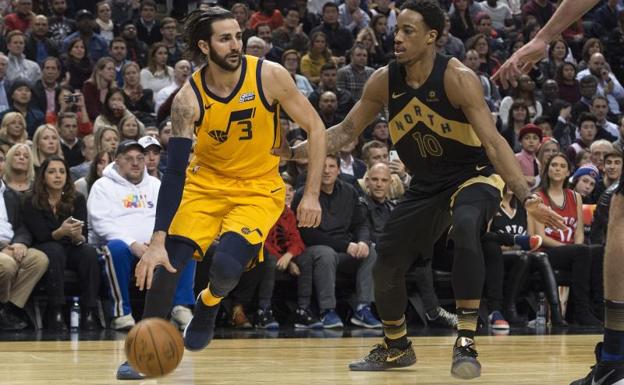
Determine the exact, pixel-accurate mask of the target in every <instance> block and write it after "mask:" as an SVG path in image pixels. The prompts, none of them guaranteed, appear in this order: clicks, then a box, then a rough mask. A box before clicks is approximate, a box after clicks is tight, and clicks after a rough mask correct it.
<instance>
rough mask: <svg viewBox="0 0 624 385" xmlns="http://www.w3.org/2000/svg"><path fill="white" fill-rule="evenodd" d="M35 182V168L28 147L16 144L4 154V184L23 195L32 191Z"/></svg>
mask: <svg viewBox="0 0 624 385" xmlns="http://www.w3.org/2000/svg"><path fill="white" fill-rule="evenodd" d="M34 180H35V166H34V164H33V156H32V152H31V151H30V146H29V145H28V144H25V143H18V144H16V145H14V146H13V147H11V148H10V149H9V151H7V154H6V162H5V167H4V183H5V184H6V185H7V187H8V188H10V189H11V190H13V191H15V192H17V193H19V194H24V193H26V192H29V191H31V190H32V184H33V182H34Z"/></svg>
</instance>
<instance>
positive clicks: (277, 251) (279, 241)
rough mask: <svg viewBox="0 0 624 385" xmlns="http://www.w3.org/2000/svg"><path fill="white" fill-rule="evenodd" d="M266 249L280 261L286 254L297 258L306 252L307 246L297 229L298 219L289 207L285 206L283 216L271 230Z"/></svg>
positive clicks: (265, 244) (265, 243)
mask: <svg viewBox="0 0 624 385" xmlns="http://www.w3.org/2000/svg"><path fill="white" fill-rule="evenodd" d="M264 248H265V249H266V251H268V252H269V254H272V255H274V256H276V257H277V259H280V258H281V257H282V255H284V253H286V252H289V253H290V254H292V255H293V256H294V257H296V256H297V255H299V254H301V253H302V252H303V250H305V244H304V243H303V240H302V239H301V235H300V234H299V230H298V229H297V218H295V214H294V213H293V212H292V210H291V209H289V208H288V207H286V206H284V211H283V212H282V215H280V217H279V219H278V220H277V223H275V225H273V228H271V231H270V232H269V235H268V237H267V239H266V241H265V242H264Z"/></svg>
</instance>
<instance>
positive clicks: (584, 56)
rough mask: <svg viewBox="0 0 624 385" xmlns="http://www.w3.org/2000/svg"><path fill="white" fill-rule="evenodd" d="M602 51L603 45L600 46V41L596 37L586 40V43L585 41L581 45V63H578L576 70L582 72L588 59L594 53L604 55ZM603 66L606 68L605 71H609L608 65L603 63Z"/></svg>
mask: <svg viewBox="0 0 624 385" xmlns="http://www.w3.org/2000/svg"><path fill="white" fill-rule="evenodd" d="M604 51H605V50H604V45H603V44H602V41H601V40H600V39H598V38H596V37H590V38H589V39H587V41H585V44H583V49H582V51H581V61H580V62H579V63H578V70H579V71H583V70H584V69H586V68H587V63H589V58H590V57H591V55H593V54H595V53H596V52H600V53H602V54H604ZM605 66H606V67H607V69H609V63H606V62H605ZM609 71H610V69H609Z"/></svg>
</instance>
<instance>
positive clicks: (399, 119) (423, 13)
mask: <svg viewBox="0 0 624 385" xmlns="http://www.w3.org/2000/svg"><path fill="white" fill-rule="evenodd" d="M443 28H444V12H443V11H442V9H440V7H439V5H438V3H437V1H435V0H408V1H407V2H405V3H404V4H403V6H402V7H401V12H400V14H399V17H398V24H397V29H396V32H395V44H394V47H395V55H396V61H394V62H392V63H391V64H389V65H388V66H386V67H383V68H381V69H379V70H377V71H376V72H375V73H374V74H373V75H372V76H371V78H370V79H369V80H368V81H367V83H366V85H365V87H364V92H363V94H362V97H361V99H360V100H359V101H358V102H357V104H356V105H355V106H354V107H353V109H352V110H351V111H350V112H349V114H348V115H347V117H346V118H345V120H344V121H343V122H342V123H340V124H338V125H336V126H334V127H332V128H331V129H330V130H329V131H328V141H327V142H328V146H329V147H328V153H333V152H336V151H338V149H340V147H341V146H342V145H344V144H345V143H348V142H349V141H352V140H353V139H354V138H357V137H358V135H359V134H360V132H362V130H363V129H364V128H365V127H366V126H367V125H369V124H370V123H371V122H372V121H373V120H374V119H375V117H376V116H377V114H378V113H379V112H380V111H382V109H383V108H384V106H387V107H388V109H389V112H390V117H389V118H390V119H389V123H390V124H389V128H390V132H391V136H392V140H393V142H394V145H395V147H396V149H397V151H398V152H399V156H400V157H401V160H402V161H403V162H404V163H405V164H406V165H407V167H408V168H409V169H410V170H411V171H412V172H413V173H414V177H413V179H412V182H411V184H410V188H409V190H408V191H407V192H406V194H405V199H404V200H403V201H402V202H401V203H399V205H398V206H397V207H396V209H395V210H394V211H393V213H392V215H391V217H390V219H389V220H388V222H387V224H386V227H385V229H384V233H383V235H382V236H381V238H380V242H379V244H378V245H377V247H378V250H377V251H378V253H379V260H378V261H377V265H376V267H375V270H374V280H375V303H376V305H377V310H378V312H379V315H380V316H381V319H382V321H383V326H384V334H385V338H384V342H383V343H382V344H380V345H377V346H376V347H375V348H374V349H373V350H372V351H371V352H370V354H368V355H367V356H366V357H364V358H363V359H361V360H359V361H357V362H354V363H352V364H351V365H350V366H349V368H350V369H351V370H375V371H378V370H385V369H388V368H394V367H403V366H409V365H412V364H414V363H415V362H416V355H415V353H414V350H413V349H412V346H411V342H410V341H409V340H408V339H407V332H406V325H405V317H404V311H405V307H406V304H407V293H406V287H405V273H406V272H407V270H408V269H409V267H410V266H411V265H412V264H414V263H421V264H424V263H425V262H426V259H427V258H431V256H432V253H433V250H432V249H433V244H434V243H435V242H436V241H437V240H438V239H439V238H440V236H441V235H442V234H443V233H444V232H445V231H447V230H448V229H449V226H452V227H451V228H452V230H451V231H450V234H449V239H450V240H451V241H452V242H453V243H454V246H455V258H454V265H453V278H452V281H453V288H454V292H455V297H456V301H457V314H458V320H459V324H458V338H457V341H456V343H455V346H454V351H453V363H452V366H451V373H452V374H453V375H454V376H456V377H459V378H462V379H470V378H474V377H478V376H479V375H480V372H481V365H480V364H479V362H478V361H477V351H476V347H475V343H474V336H475V330H476V327H477V310H478V308H479V303H480V298H481V291H482V288H483V281H484V262H483V253H482V250H481V243H480V237H481V234H482V233H484V232H485V230H486V226H487V223H488V222H489V220H490V219H491V218H492V216H493V215H494V213H495V212H496V211H497V210H498V207H499V203H500V199H501V189H502V186H503V180H504V182H506V183H507V185H508V186H509V187H510V188H511V190H512V191H513V192H514V194H515V195H516V196H517V197H518V198H519V199H520V201H521V202H522V204H523V205H524V206H525V207H526V209H527V212H528V213H529V214H531V215H533V217H535V218H536V219H537V220H539V221H540V222H544V223H546V224H547V225H549V226H553V227H556V228H561V227H562V226H563V222H562V218H561V217H559V216H558V215H556V214H555V213H554V212H552V211H550V210H549V209H548V208H547V207H546V206H544V205H543V204H542V203H541V201H540V200H539V198H537V197H535V196H533V195H530V192H529V190H528V188H527V185H526V183H525V181H524V178H523V176H522V172H521V171H520V168H519V166H518V164H517V161H516V159H515V157H514V155H513V152H512V151H511V149H510V148H509V145H508V144H507V142H506V141H505V139H503V137H501V136H500V135H499V134H498V133H497V131H496V128H495V126H494V123H493V121H492V118H491V113H490V110H489V109H488V107H487V105H486V103H485V101H484V97H483V91H482V87H481V83H480V81H479V79H478V78H477V77H476V75H475V74H474V73H473V72H472V71H471V70H470V69H469V68H467V67H465V66H464V65H463V64H462V63H461V62H460V61H458V60H457V59H452V58H448V57H445V56H441V55H437V54H436V51H435V42H436V40H437V38H438V37H439V36H441V34H442V30H443ZM306 147H307V146H306V144H305V143H304V144H300V145H298V146H296V147H293V148H292V149H291V148H283V149H280V151H279V153H280V155H282V156H283V154H287V157H291V158H304V157H306V156H307V154H306V153H307V151H306ZM495 169H496V171H497V172H499V173H500V175H501V176H502V178H501V177H500V176H498V175H497V174H496V173H495V171H494V170H495ZM417 257H418V258H417Z"/></svg>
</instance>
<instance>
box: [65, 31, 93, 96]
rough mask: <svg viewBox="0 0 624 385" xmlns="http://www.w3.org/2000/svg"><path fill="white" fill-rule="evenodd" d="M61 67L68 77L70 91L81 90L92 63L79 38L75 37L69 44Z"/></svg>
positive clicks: (90, 70) (91, 69)
mask: <svg viewBox="0 0 624 385" xmlns="http://www.w3.org/2000/svg"><path fill="white" fill-rule="evenodd" d="M63 65H64V67H65V70H66V71H67V74H68V76H69V86H70V87H71V90H72V91H73V90H81V89H82V86H83V84H84V83H85V82H86V81H87V79H89V77H90V76H91V73H92V72H93V63H91V60H90V59H89V56H88V55H87V48H86V47H85V45H84V42H83V41H82V39H81V38H79V37H77V38H75V39H73V40H72V41H70V42H69V44H68V45H67V57H66V58H65V60H64V62H63Z"/></svg>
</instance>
